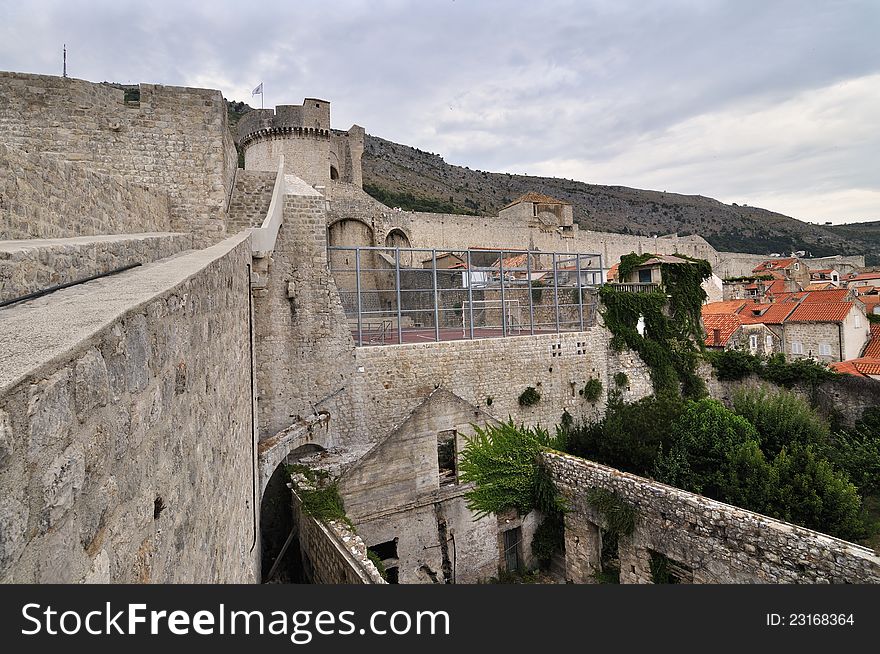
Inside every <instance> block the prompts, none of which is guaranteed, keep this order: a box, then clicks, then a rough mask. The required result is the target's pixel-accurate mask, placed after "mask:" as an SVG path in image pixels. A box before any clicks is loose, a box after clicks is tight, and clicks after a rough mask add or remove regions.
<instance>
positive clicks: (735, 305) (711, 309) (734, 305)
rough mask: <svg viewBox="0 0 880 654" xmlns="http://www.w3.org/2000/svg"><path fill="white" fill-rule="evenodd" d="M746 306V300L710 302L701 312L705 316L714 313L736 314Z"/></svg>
mask: <svg viewBox="0 0 880 654" xmlns="http://www.w3.org/2000/svg"><path fill="white" fill-rule="evenodd" d="M744 304H746V301H745V300H726V301H724V302H709V303H708V304H704V305H703V306H702V307H701V309H700V311H702V313H703V315H704V316H705V315H709V314H713V313H736V312H737V311H739V310H740V309H742V308H743V305H744Z"/></svg>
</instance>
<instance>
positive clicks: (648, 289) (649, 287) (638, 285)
mask: <svg viewBox="0 0 880 654" xmlns="http://www.w3.org/2000/svg"><path fill="white" fill-rule="evenodd" d="M611 286H612V287H613V288H614V289H615V290H617V291H622V292H624V293H653V292H654V291H656V290H658V289H659V288H660V284H655V283H653V282H650V283H647V282H633V283H624V284H619V283H617V282H613V283H612V284H611Z"/></svg>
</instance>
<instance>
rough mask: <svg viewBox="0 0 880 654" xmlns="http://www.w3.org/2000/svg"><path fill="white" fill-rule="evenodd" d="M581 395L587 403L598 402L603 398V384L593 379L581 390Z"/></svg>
mask: <svg viewBox="0 0 880 654" xmlns="http://www.w3.org/2000/svg"><path fill="white" fill-rule="evenodd" d="M580 394H581V396H582V397H583V398H584V399H585V400H586V401H587V402H596V401H597V400H598V399H599V398H600V397H602V382H601V381H599V380H598V379H596V378H595V377H593V378H592V379H590V380H589V381H588V382H587V383H586V384H585V385H584V387H583V388H582V389H581V390H580Z"/></svg>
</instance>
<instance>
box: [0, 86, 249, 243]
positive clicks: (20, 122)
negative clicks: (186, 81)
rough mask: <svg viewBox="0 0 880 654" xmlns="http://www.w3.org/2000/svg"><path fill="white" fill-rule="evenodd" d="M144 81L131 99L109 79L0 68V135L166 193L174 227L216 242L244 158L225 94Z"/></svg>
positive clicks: (13, 143) (20, 145)
mask: <svg viewBox="0 0 880 654" xmlns="http://www.w3.org/2000/svg"><path fill="white" fill-rule="evenodd" d="M139 90H140V100H139V101H137V102H125V101H124V94H123V91H122V90H121V89H117V88H113V87H111V86H109V85H107V84H95V83H92V82H86V81H84V80H78V79H73V78H64V77H54V76H49V75H32V74H28V73H10V72H0V140H2V141H3V142H4V143H5V144H7V145H9V146H12V147H15V148H17V149H19V150H23V151H25V152H27V153H31V154H49V155H52V156H54V157H56V158H58V159H63V160H67V161H80V162H82V163H83V165H84V166H85V167H87V168H89V169H92V170H94V171H97V172H101V173H104V174H106V175H117V176H120V177H122V178H124V179H125V180H126V182H127V183H128V184H129V185H135V184H140V185H144V186H147V187H150V188H151V189H152V190H153V191H154V192H155V193H167V194H168V196H169V198H170V205H171V224H170V229H171V231H187V232H190V231H191V232H193V233H195V234H196V235H197V244H198V245H200V246H204V245H208V244H210V243H213V242H216V241H217V240H219V239H220V238H222V237H223V236H224V235H225V228H224V221H223V217H224V213H225V211H226V203H227V201H228V198H229V192H230V190H231V188H232V181H233V176H234V174H235V167H236V162H237V156H236V152H235V146H234V144H233V141H232V136H231V134H230V133H229V129H228V125H227V117H226V103H225V101H224V100H223V96H222V95H221V94H220V91H215V90H209V89H194V88H184V87H175V86H162V85H158V84H141V85H140V87H139ZM137 231H144V228H141V229H139V230H137ZM166 231H168V230H167V229H166ZM92 233H94V232H92ZM31 235H32V236H35V235H36V234H31ZM55 235H56V236H60V235H62V234H55ZM70 235H74V234H70Z"/></svg>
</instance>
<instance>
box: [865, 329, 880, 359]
mask: <svg viewBox="0 0 880 654" xmlns="http://www.w3.org/2000/svg"><path fill="white" fill-rule="evenodd" d="M862 356H866V357H872V358H877V359H880V323H876V322H874V323H871V338H870V339H869V340H868V344H867V345H866V346H865V351H864V352H863V353H862Z"/></svg>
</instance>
